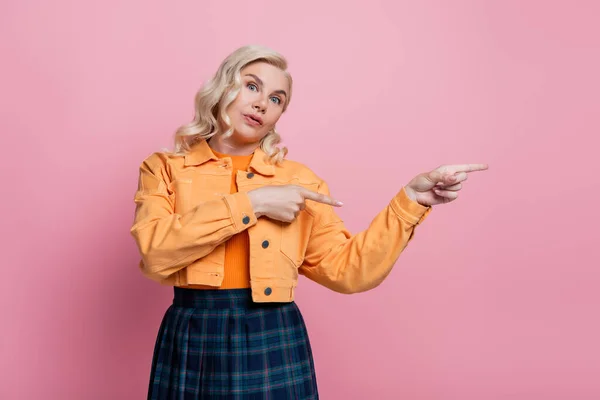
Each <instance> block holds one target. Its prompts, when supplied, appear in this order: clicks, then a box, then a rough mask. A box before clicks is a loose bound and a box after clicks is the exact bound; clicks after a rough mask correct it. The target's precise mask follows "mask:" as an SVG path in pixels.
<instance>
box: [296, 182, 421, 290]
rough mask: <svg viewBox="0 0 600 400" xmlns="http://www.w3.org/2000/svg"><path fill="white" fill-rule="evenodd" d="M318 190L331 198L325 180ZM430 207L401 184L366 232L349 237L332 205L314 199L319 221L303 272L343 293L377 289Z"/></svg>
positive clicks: (317, 220)
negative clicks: (410, 194)
mask: <svg viewBox="0 0 600 400" xmlns="http://www.w3.org/2000/svg"><path fill="white" fill-rule="evenodd" d="M318 191H319V193H322V194H325V195H327V196H329V188H328V186H327V184H326V183H325V182H323V183H322V184H321V186H320V187H319V190H318ZM307 208H308V207H307ZM430 211H431V208H430V207H425V206H422V205H420V204H419V203H417V202H415V201H412V200H411V199H410V198H409V197H408V196H407V193H406V190H405V188H402V190H400V192H399V193H398V194H397V195H396V196H395V197H394V198H393V199H392V201H391V202H390V203H389V204H388V205H387V206H386V207H385V209H383V211H381V212H380V213H379V214H377V216H375V218H374V219H373V220H372V222H371V224H370V226H369V227H368V228H367V229H366V230H364V231H362V232H360V233H358V234H356V235H351V234H350V233H349V232H348V230H347V229H346V227H345V226H344V223H343V222H342V220H341V219H340V218H339V217H338V216H337V215H336V213H335V211H334V209H333V208H332V207H330V206H327V205H325V204H320V203H311V204H310V212H311V213H313V214H314V216H315V221H314V225H313V230H312V232H311V235H310V239H309V242H308V247H307V250H306V254H305V259H304V263H303V264H302V266H301V267H300V273H301V274H303V275H305V276H306V277H307V278H309V279H311V280H313V281H315V282H317V283H319V284H321V285H323V286H325V287H327V288H329V289H332V290H334V291H336V292H340V293H358V292H363V291H367V290H370V289H373V288H374V287H376V286H378V285H379V284H380V283H381V282H382V281H383V280H384V279H385V278H386V277H387V275H388V274H389V273H390V271H391V269H392V267H393V266H394V264H395V263H396V261H397V259H398V257H399V256H400V253H401V252H402V251H403V250H404V248H405V247H406V246H407V244H408V242H409V241H410V240H411V239H412V237H413V234H414V229H415V227H416V226H417V225H418V224H419V223H421V222H422V221H423V220H424V219H425V217H426V216H427V215H428V214H429V212H430Z"/></svg>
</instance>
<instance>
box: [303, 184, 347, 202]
mask: <svg viewBox="0 0 600 400" xmlns="http://www.w3.org/2000/svg"><path fill="white" fill-rule="evenodd" d="M300 194H301V195H302V197H304V199H307V200H312V201H316V202H317V203H323V204H329V205H330V206H336V207H339V206H341V205H343V203H342V202H341V201H337V200H335V199H332V198H331V197H329V196H326V195H324V194H322V193H317V192H313V191H312V190H308V189H304V188H303V189H302V190H301V191H300Z"/></svg>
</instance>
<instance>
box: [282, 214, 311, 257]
mask: <svg viewBox="0 0 600 400" xmlns="http://www.w3.org/2000/svg"><path fill="white" fill-rule="evenodd" d="M312 223H313V216H312V215H310V214H309V213H307V212H305V211H302V212H300V214H298V217H297V218H296V219H295V220H294V221H292V222H291V223H285V222H281V246H280V249H281V253H283V255H284V256H286V257H287V258H288V259H289V260H290V261H291V262H292V263H293V264H294V265H295V266H296V267H299V266H300V265H302V262H303V261H304V254H305V252H306V247H307V246H308V240H309V239H310V232H311V230H312Z"/></svg>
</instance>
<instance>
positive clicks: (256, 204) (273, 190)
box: [248, 185, 343, 222]
mask: <svg viewBox="0 0 600 400" xmlns="http://www.w3.org/2000/svg"><path fill="white" fill-rule="evenodd" d="M248 196H249V197H250V201H251V202H252V207H253V209H254V214H256V217H257V218H260V217H262V216H265V217H268V218H271V219H274V220H277V221H282V222H292V221H293V220H294V219H296V217H297V216H298V214H299V213H300V211H302V210H304V208H306V200H312V201H316V202H319V203H323V204H329V205H331V206H334V207H341V206H342V205H343V203H342V202H341V201H337V200H334V199H332V198H331V197H329V196H326V195H324V194H321V193H317V192H313V191H311V190H308V189H306V188H304V187H302V186H298V185H281V186H264V187H261V188H258V189H254V190H251V191H249V192H248Z"/></svg>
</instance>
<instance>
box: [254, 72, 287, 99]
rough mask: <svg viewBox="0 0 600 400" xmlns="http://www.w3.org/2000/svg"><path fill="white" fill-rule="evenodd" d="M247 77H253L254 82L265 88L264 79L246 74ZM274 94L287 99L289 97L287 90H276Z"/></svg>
mask: <svg viewBox="0 0 600 400" xmlns="http://www.w3.org/2000/svg"><path fill="white" fill-rule="evenodd" d="M245 76H251V77H252V78H254V80H255V81H256V82H258V84H259V85H260V86H264V83H263V81H262V79H260V78H259V77H258V76H256V75H254V74H246V75H245ZM273 93H277V94H282V95H284V96H285V97H287V93H286V92H285V90H276V91H274V92H273Z"/></svg>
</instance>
